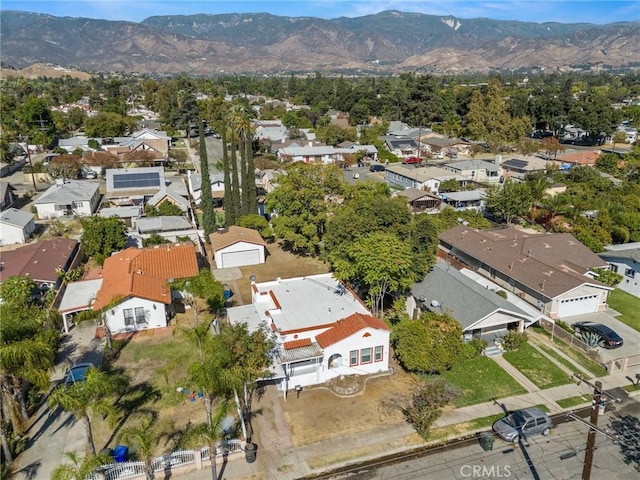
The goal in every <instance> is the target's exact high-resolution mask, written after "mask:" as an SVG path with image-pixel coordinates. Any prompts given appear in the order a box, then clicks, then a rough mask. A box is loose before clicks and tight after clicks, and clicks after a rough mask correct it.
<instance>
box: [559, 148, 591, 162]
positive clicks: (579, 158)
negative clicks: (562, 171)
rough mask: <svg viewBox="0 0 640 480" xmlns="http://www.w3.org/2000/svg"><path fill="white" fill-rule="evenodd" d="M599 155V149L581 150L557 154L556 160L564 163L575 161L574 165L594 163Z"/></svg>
mask: <svg viewBox="0 0 640 480" xmlns="http://www.w3.org/2000/svg"><path fill="white" fill-rule="evenodd" d="M599 156H600V152H599V151H593V150H582V151H579V152H570V153H565V154H564V155H558V156H557V158H556V160H558V161H560V162H564V163H575V164H576V165H595V164H596V160H597V159H598V157H599Z"/></svg>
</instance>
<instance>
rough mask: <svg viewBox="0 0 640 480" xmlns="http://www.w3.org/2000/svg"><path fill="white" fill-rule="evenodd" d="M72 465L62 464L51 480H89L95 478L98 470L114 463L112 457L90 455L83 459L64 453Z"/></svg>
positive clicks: (72, 453)
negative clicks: (88, 479) (94, 475)
mask: <svg viewBox="0 0 640 480" xmlns="http://www.w3.org/2000/svg"><path fill="white" fill-rule="evenodd" d="M64 455H65V456H66V457H67V458H68V459H69V460H71V463H61V464H60V465H58V466H57V467H56V468H54V469H53V472H51V480H87V478H93V474H94V473H95V471H96V469H97V468H99V467H101V466H103V465H106V464H109V463H113V458H111V456H110V455H104V454H100V455H88V456H86V457H84V458H81V457H80V456H79V455H78V454H77V453H76V452H64Z"/></svg>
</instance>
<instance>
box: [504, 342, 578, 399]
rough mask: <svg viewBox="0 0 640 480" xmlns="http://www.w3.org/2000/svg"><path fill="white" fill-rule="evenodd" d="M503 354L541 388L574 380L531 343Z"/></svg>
mask: <svg viewBox="0 0 640 480" xmlns="http://www.w3.org/2000/svg"><path fill="white" fill-rule="evenodd" d="M502 356H503V357H504V359H505V360H506V361H508V362H509V363H510V364H511V365H513V366H514V367H516V368H517V369H518V370H520V372H522V374H523V375H524V376H525V377H527V378H528V379H529V380H531V381H532V382H533V383H535V384H536V385H537V386H538V387H539V388H542V389H545V388H551V387H557V386H558V385H565V384H567V383H571V382H572V379H571V377H569V375H567V374H566V373H565V372H564V371H563V370H561V369H560V368H559V367H558V366H556V365H555V364H554V363H553V362H551V360H549V359H548V358H547V357H545V356H544V355H542V354H541V353H540V352H538V351H537V350H536V349H535V348H533V347H532V346H531V345H529V344H524V345H523V346H522V347H520V349H519V350H515V351H511V352H505V353H504V354H503V355H502Z"/></svg>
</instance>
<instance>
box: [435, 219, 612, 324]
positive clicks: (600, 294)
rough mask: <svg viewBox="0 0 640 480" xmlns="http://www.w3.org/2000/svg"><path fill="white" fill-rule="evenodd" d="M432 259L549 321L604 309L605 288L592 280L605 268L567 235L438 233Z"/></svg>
mask: <svg viewBox="0 0 640 480" xmlns="http://www.w3.org/2000/svg"><path fill="white" fill-rule="evenodd" d="M439 238H440V251H439V252H438V255H439V256H440V257H441V258H444V259H447V260H449V261H451V262H452V263H456V264H458V265H459V264H462V265H464V266H466V267H468V268H470V269H471V270H474V271H477V272H478V273H479V274H482V275H483V276H485V277H487V278H490V279H491V280H492V281H493V282H495V283H497V284H498V285H500V286H501V287H502V288H504V289H506V290H508V291H510V292H512V293H515V294H517V295H518V296H520V297H521V298H522V299H524V300H526V301H527V302H529V303H530V304H532V305H534V306H537V307H538V308H540V309H541V311H542V313H543V314H545V315H547V316H548V317H550V318H552V319H558V318H564V317H570V316H574V315H582V314H586V313H595V312H600V311H604V310H605V309H606V307H607V295H608V294H609V291H611V290H613V288H611V287H607V286H606V285H604V284H602V283H600V282H599V281H597V280H595V279H594V277H595V276H596V274H595V273H594V272H593V269H594V268H596V267H604V268H607V263H606V262H605V261H604V260H602V259H601V258H600V257H598V256H597V255H596V254H595V253H593V252H592V251H591V250H589V249H588V248H587V247H585V246H584V245H583V244H582V243H580V242H579V241H578V240H576V238H575V237H574V236H573V235H571V234H569V233H554V234H538V233H525V232H523V231H520V230H516V229H514V228H502V229H495V230H484V231H483V230H476V229H473V228H469V227H465V226H463V225H459V226H457V227H454V228H451V229H449V230H447V231H446V232H443V233H441V234H440V236H439Z"/></svg>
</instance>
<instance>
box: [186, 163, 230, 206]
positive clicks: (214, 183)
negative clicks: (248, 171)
mask: <svg viewBox="0 0 640 480" xmlns="http://www.w3.org/2000/svg"><path fill="white" fill-rule="evenodd" d="M209 182H210V183H211V196H212V197H213V199H214V201H215V200H218V201H222V199H224V174H223V173H210V174H209ZM187 189H188V191H189V195H191V198H192V199H193V203H195V204H196V205H199V204H200V201H201V199H202V175H201V174H199V173H192V172H191V170H187Z"/></svg>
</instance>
